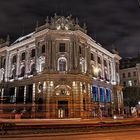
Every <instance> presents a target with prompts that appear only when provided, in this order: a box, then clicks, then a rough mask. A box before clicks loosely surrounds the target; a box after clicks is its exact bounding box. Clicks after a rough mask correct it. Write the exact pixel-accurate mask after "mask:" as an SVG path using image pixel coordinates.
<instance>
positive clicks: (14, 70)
mask: <svg viewBox="0 0 140 140" xmlns="http://www.w3.org/2000/svg"><path fill="white" fill-rule="evenodd" d="M15 77H16V69H13V70H12V77H11V79H15Z"/></svg>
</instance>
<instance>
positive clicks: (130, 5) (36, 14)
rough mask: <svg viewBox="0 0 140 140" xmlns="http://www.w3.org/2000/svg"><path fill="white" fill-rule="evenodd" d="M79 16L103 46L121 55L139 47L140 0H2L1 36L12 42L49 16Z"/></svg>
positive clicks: (0, 13) (135, 53)
mask: <svg viewBox="0 0 140 140" xmlns="http://www.w3.org/2000/svg"><path fill="white" fill-rule="evenodd" d="M54 13H57V15H62V16H68V15H69V14H72V16H73V18H76V17H78V19H79V22H80V24H81V25H83V23H86V25H87V29H88V34H89V35H90V36H91V37H92V38H93V39H94V40H96V41H97V42H99V43H100V44H102V45H103V47H104V48H106V49H108V50H111V48H117V49H118V51H119V52H120V55H121V56H122V57H129V56H130V57H132V56H136V55H137V52H138V51H139V50H140V1H139V0H0V37H4V38H6V36H7V34H9V35H10V39H11V40H12V41H14V40H16V39H17V38H18V37H19V36H21V35H22V34H24V35H26V34H28V33H30V32H32V31H34V29H35V26H36V21H39V25H42V24H43V23H45V19H46V17H47V16H49V17H51V16H54Z"/></svg>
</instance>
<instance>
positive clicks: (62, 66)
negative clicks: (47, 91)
mask: <svg viewBox="0 0 140 140" xmlns="http://www.w3.org/2000/svg"><path fill="white" fill-rule="evenodd" d="M58 70H59V71H67V61H66V58H65V57H61V58H60V59H58Z"/></svg>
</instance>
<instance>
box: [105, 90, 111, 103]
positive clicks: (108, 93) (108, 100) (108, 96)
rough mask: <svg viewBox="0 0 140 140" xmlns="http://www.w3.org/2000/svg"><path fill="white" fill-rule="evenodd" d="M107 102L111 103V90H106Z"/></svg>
mask: <svg viewBox="0 0 140 140" xmlns="http://www.w3.org/2000/svg"><path fill="white" fill-rule="evenodd" d="M106 102H107V103H109V102H111V93H110V89H106Z"/></svg>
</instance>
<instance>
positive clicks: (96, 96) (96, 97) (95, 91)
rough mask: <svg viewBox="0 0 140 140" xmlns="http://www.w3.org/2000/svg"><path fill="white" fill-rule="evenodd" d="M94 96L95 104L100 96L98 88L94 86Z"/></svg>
mask: <svg viewBox="0 0 140 140" xmlns="http://www.w3.org/2000/svg"><path fill="white" fill-rule="evenodd" d="M92 95H93V100H94V101H95V102H98V101H99V96H98V87H96V86H92Z"/></svg>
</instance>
